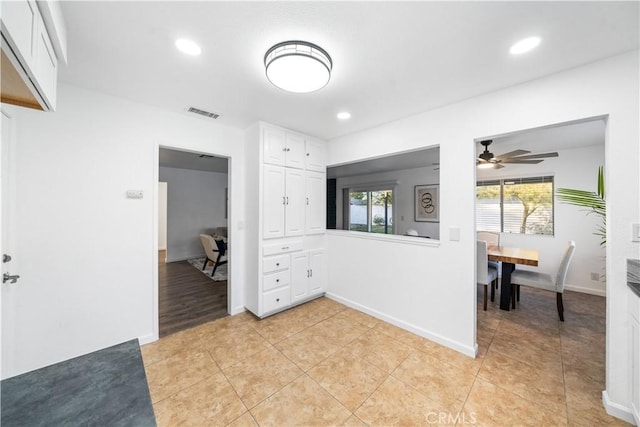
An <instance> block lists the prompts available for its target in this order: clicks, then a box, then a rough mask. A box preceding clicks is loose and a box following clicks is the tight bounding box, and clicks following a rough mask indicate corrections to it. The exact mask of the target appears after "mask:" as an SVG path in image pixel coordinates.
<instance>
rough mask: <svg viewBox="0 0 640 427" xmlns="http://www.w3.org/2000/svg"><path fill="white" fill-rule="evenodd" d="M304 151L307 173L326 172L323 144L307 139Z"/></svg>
mask: <svg viewBox="0 0 640 427" xmlns="http://www.w3.org/2000/svg"><path fill="white" fill-rule="evenodd" d="M306 151H307V152H306V163H305V167H306V169H307V170H309V171H316V172H326V170H327V167H326V160H325V145H324V143H323V142H320V141H317V140H315V139H307V142H306Z"/></svg>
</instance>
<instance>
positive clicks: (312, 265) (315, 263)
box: [309, 250, 324, 294]
mask: <svg viewBox="0 0 640 427" xmlns="http://www.w3.org/2000/svg"><path fill="white" fill-rule="evenodd" d="M323 281H324V251H322V250H315V251H311V252H309V294H318V293H320V292H322V291H323V290H324V283H323Z"/></svg>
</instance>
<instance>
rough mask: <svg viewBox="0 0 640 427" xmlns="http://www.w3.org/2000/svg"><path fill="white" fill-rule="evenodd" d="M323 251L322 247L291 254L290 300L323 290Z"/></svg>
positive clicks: (296, 299) (300, 298)
mask: <svg viewBox="0 0 640 427" xmlns="http://www.w3.org/2000/svg"><path fill="white" fill-rule="evenodd" d="M323 269H324V251H323V250H322V249H318V250H312V251H306V252H300V253H296V254H292V255H291V301H292V302H296V301H300V300H303V299H305V298H308V297H311V296H314V295H317V294H319V293H321V292H322V291H323V290H324V285H323V277H324V276H323V271H324V270H323Z"/></svg>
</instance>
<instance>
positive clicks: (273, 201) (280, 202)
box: [256, 165, 285, 239]
mask: <svg viewBox="0 0 640 427" xmlns="http://www.w3.org/2000/svg"><path fill="white" fill-rule="evenodd" d="M284 182H285V173H284V168H283V167H280V166H270V165H265V166H264V179H263V182H262V188H263V192H262V195H263V200H262V206H263V210H262V227H263V233H262V235H263V237H264V238H265V239H271V238H275V237H283V236H284V210H285V195H284ZM256 214H257V213H256Z"/></svg>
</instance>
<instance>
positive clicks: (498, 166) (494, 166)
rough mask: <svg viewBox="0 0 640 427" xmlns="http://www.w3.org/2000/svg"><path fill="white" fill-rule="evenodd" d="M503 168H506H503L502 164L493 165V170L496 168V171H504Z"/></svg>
mask: <svg viewBox="0 0 640 427" xmlns="http://www.w3.org/2000/svg"><path fill="white" fill-rule="evenodd" d="M503 167H504V166H502V165H501V164H500V163H495V164H494V165H493V168H494V169H502V168H503Z"/></svg>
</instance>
